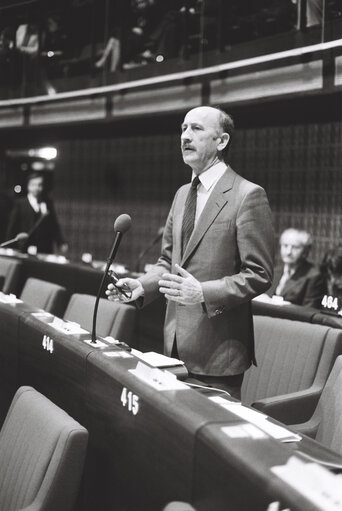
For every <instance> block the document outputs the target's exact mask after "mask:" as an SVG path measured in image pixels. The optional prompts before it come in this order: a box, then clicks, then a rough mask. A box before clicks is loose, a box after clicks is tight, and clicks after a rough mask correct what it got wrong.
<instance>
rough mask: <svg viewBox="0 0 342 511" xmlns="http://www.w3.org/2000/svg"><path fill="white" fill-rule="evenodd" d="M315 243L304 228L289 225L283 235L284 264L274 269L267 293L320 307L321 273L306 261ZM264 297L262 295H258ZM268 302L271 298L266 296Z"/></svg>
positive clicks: (300, 303) (281, 245) (289, 300)
mask: <svg viewBox="0 0 342 511" xmlns="http://www.w3.org/2000/svg"><path fill="white" fill-rule="evenodd" d="M311 244H312V238H311V235H310V234H309V233H308V232H306V231H303V230H299V229H294V228H289V229H286V230H285V231H284V232H283V233H282V235H281V236H280V257H281V260H282V264H280V265H277V266H276V267H275V269H274V279H273V284H272V286H271V287H270V289H269V290H268V292H267V295H268V296H273V295H276V296H281V297H282V298H283V299H284V300H285V301H286V302H290V303H293V304H296V305H305V306H308V307H316V308H319V307H320V301H321V299H322V294H323V291H324V284H323V280H322V278H321V275H320V273H319V271H318V269H316V268H315V267H314V265H313V264H312V263H310V262H309V261H308V260H307V256H308V254H309V251H310V248H311ZM258 298H259V299H261V300H262V298H263V296H262V297H258ZM264 298H266V300H262V301H269V298H268V297H264Z"/></svg>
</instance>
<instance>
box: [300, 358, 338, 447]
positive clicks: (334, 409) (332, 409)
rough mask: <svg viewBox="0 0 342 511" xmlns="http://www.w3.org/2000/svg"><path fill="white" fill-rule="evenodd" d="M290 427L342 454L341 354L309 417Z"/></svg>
mask: <svg viewBox="0 0 342 511" xmlns="http://www.w3.org/2000/svg"><path fill="white" fill-rule="evenodd" d="M292 427H293V428H294V429H295V430H297V431H298V432H300V433H305V434H307V435H308V436H311V437H312V438H315V440H317V441H318V442H320V443H321V444H323V445H324V446H325V447H328V448H329V449H331V450H333V451H335V452H337V453H338V454H342V356H340V357H338V358H337V359H336V361H335V364H334V367H333V369H332V371H331V373H330V376H329V378H328V380H327V383H326V385H325V387H324V390H323V392H322V395H321V397H320V399H319V401H318V404H317V407H316V410H315V412H314V414H313V416H312V417H311V419H310V420H309V421H307V422H305V423H302V424H296V425H292Z"/></svg>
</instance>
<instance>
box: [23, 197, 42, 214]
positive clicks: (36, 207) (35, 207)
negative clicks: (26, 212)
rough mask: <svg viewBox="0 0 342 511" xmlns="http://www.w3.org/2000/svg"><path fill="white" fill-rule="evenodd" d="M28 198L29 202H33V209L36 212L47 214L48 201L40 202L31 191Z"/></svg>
mask: <svg viewBox="0 0 342 511" xmlns="http://www.w3.org/2000/svg"><path fill="white" fill-rule="evenodd" d="M27 199H28V201H29V203H30V204H31V207H32V209H33V210H34V211H35V212H36V213H41V214H42V215H46V213H47V205H46V202H38V201H37V199H36V197H34V195H32V194H31V193H28V194H27Z"/></svg>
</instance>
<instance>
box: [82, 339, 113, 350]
mask: <svg viewBox="0 0 342 511" xmlns="http://www.w3.org/2000/svg"><path fill="white" fill-rule="evenodd" d="M83 342H85V343H86V344H88V346H92V347H93V348H107V347H108V344H106V343H105V342H103V341H100V339H96V341H93V340H92V339H85V340H84V341H83Z"/></svg>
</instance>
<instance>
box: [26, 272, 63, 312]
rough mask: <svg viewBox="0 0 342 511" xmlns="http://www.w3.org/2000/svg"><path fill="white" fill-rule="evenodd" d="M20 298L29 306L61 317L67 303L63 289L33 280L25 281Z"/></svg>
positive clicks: (56, 285) (50, 283)
mask: <svg viewBox="0 0 342 511" xmlns="http://www.w3.org/2000/svg"><path fill="white" fill-rule="evenodd" d="M20 298H21V299H22V300H23V301H24V302H25V303H28V304H29V305H32V306H33V307H37V308H38V309H44V310H46V311H47V312H51V313H52V314H54V315H55V316H59V317H61V316H62V315H63V313H64V311H65V308H66V305H67V302H68V293H67V290H66V289H65V287H62V286H59V285H58V284H53V283H52V282H46V281H45V280H39V279H34V278H29V279H27V281H26V283H25V286H24V288H23V290H22V292H21V295H20Z"/></svg>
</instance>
